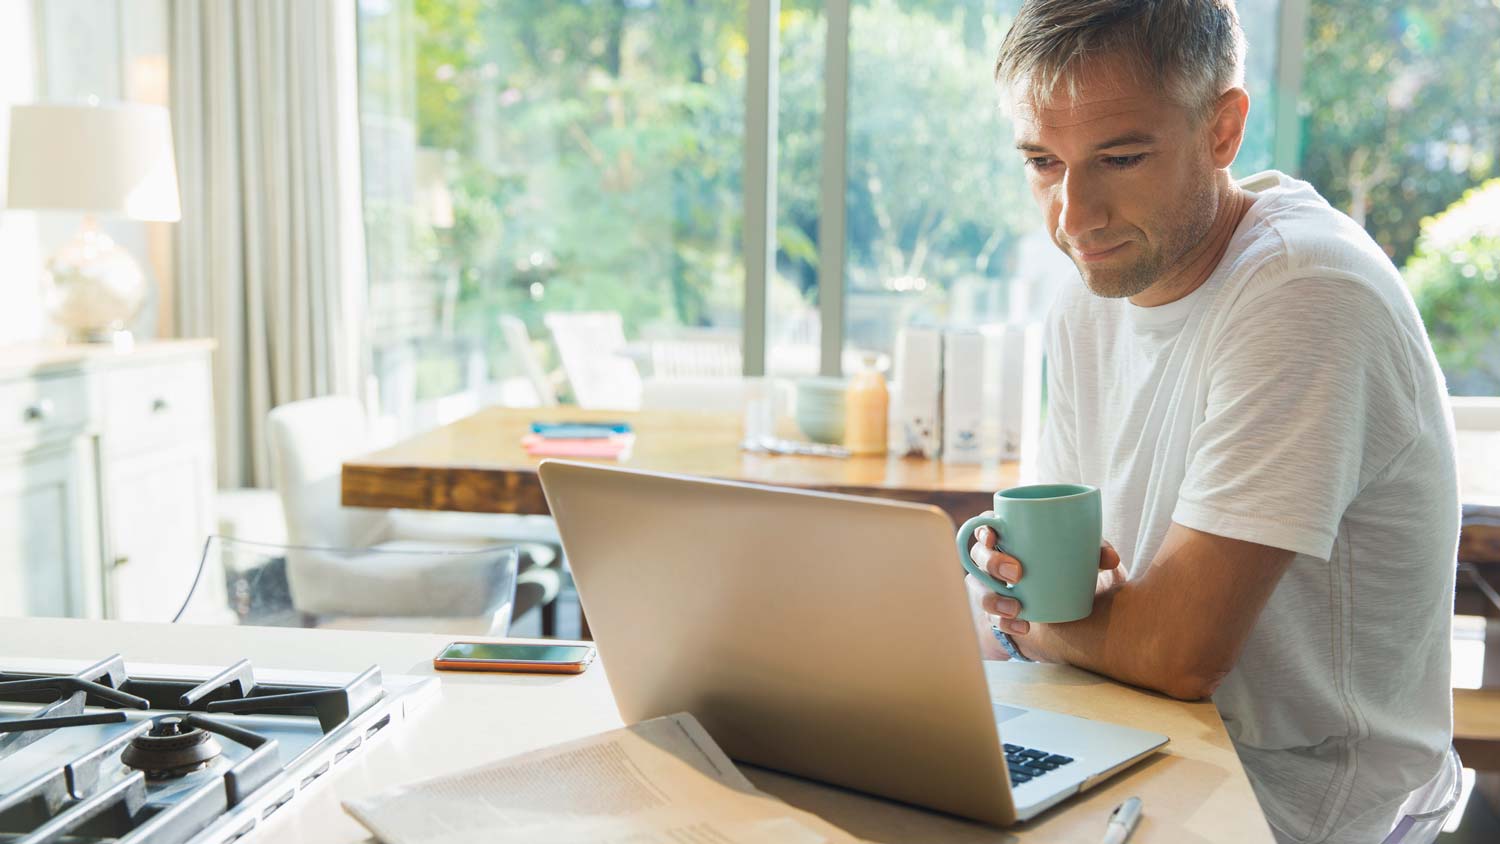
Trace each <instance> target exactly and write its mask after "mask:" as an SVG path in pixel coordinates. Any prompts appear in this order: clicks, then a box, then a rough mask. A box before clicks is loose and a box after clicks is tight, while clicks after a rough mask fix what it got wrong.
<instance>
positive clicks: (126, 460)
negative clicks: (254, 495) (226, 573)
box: [104, 437, 223, 621]
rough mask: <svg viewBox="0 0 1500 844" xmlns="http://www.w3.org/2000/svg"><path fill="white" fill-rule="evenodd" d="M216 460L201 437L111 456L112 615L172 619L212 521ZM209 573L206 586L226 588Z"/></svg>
mask: <svg viewBox="0 0 1500 844" xmlns="http://www.w3.org/2000/svg"><path fill="white" fill-rule="evenodd" d="M213 460H214V455H213V448H212V447H211V445H210V444H209V443H207V442H205V441H204V440H203V439H202V438H198V437H193V438H188V439H185V440H183V441H182V442H177V443H174V442H162V443H156V444H154V446H153V447H149V448H141V449H139V450H122V451H121V452H120V453H118V454H114V455H108V454H107V456H106V458H105V461H104V476H105V478H106V481H105V500H106V501H107V502H108V507H107V509H106V511H105V516H106V519H107V523H108V525H109V536H110V548H109V552H110V557H109V561H108V572H109V575H108V578H107V584H108V588H107V590H106V593H105V594H106V595H107V596H108V606H107V607H106V610H107V613H108V615H109V617H110V618H122V619H128V620H131V621H171V620H172V616H173V615H175V614H176V613H177V610H178V609H179V608H180V607H181V606H182V602H183V601H184V600H185V599H186V598H187V595H188V592H189V591H190V590H191V589H192V588H193V580H194V576H195V575H196V573H197V563H198V560H199V557H200V556H201V555H202V552H203V543H204V540H205V539H207V537H208V533H209V529H210V525H211V524H212V521H213V513H212V507H213V486H212V479H213ZM211 575H212V576H211V577H210V579H209V580H208V581H207V582H205V583H204V588H214V587H217V588H219V589H220V592H219V594H223V590H222V582H221V579H220V578H218V577H217V571H215V572H212V573H211Z"/></svg>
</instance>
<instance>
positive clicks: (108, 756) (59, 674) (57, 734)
mask: <svg viewBox="0 0 1500 844" xmlns="http://www.w3.org/2000/svg"><path fill="white" fill-rule="evenodd" d="M437 688H438V683H437V681H436V680H435V679H432V678H422V677H406V676H392V677H386V678H382V677H381V674H380V670H379V669H378V668H375V667H371V668H369V669H367V670H365V671H364V672H362V673H360V674H359V675H357V676H356V675H350V674H337V673H323V672H294V671H264V672H259V673H257V672H254V671H252V669H251V666H250V663H249V661H247V660H241V661H240V662H237V663H235V664H234V665H231V666H229V667H227V668H223V669H217V668H212V667H205V666H177V665H159V664H158V665H152V664H137V663H130V664H128V665H127V664H126V663H125V662H124V660H123V659H122V658H121V657H119V656H118V655H116V656H112V657H109V658H108V659H105V660H102V661H100V662H98V663H95V664H93V665H88V664H85V663H74V662H68V661H64V660H37V659H22V658H8V657H0V844H51V842H60V841H68V842H97V844H105V842H109V844H136V842H142V843H144V842H150V844H188V843H189V842H191V844H224V842H229V841H236V840H239V839H242V838H245V839H246V840H245V844H249V841H250V840H252V839H251V838H246V836H251V835H252V834H253V833H254V832H255V830H256V827H257V825H259V824H261V823H263V822H264V821H265V820H266V819H268V818H270V817H271V816H272V815H273V814H274V813H275V812H277V811H280V810H281V808H282V807H283V806H285V805H286V804H287V803H289V802H291V801H293V800H295V799H296V797H297V795H298V794H299V793H300V792H302V791H303V790H305V789H307V788H308V787H310V786H311V785H312V784H313V783H314V782H316V781H317V780H318V778H319V777H322V776H323V775H324V774H328V773H330V772H333V771H336V770H337V768H338V766H339V765H340V764H342V763H344V762H345V760H346V759H348V758H350V757H354V758H358V756H359V754H361V753H363V752H366V751H368V749H369V747H370V746H371V745H372V744H373V743H375V742H376V741H378V740H379V739H381V738H383V737H384V736H385V735H386V734H388V733H390V732H391V731H392V730H393V729H395V728H398V727H399V725H400V724H401V723H402V722H404V721H405V720H406V719H407V718H408V716H409V715H410V714H411V713H412V712H413V711H415V710H416V709H418V708H419V707H421V706H422V705H423V704H425V703H426V702H428V701H430V700H431V699H432V698H434V697H435V696H436V694H437Z"/></svg>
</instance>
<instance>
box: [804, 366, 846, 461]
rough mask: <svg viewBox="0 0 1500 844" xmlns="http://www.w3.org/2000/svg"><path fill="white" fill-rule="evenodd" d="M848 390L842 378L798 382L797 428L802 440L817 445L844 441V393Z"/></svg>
mask: <svg viewBox="0 0 1500 844" xmlns="http://www.w3.org/2000/svg"><path fill="white" fill-rule="evenodd" d="M848 386H849V384H848V381H846V380H845V379H843V378H832V377H825V376H818V377H813V378H803V379H800V380H798V381H797V427H798V428H800V429H801V430H802V433H803V435H804V436H806V437H807V438H808V439H810V440H812V441H813V442H818V443H835V444H838V443H842V442H843V441H844V393H845V391H846V390H847V388H848Z"/></svg>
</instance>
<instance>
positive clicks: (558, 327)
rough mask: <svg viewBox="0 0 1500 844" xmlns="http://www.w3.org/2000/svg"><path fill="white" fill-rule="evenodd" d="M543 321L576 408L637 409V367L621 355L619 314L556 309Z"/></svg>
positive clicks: (623, 341)
mask: <svg viewBox="0 0 1500 844" xmlns="http://www.w3.org/2000/svg"><path fill="white" fill-rule="evenodd" d="M544 321H545V322H546V324H547V330H548V332H550V333H551V334H552V342H553V344H554V345H556V346H557V356H558V358H559V359H560V360H561V361H562V367H563V371H564V372H565V373H567V376H568V384H569V385H570V386H571V387H572V388H573V400H574V401H575V402H577V403H578V406H579V407H583V408H598V409H602V410H638V409H639V408H640V406H641V371H640V368H639V367H637V366H636V364H635V361H633V360H631V359H630V358H629V357H627V356H626V354H625V352H626V348H625V327H624V322H623V321H622V320H621V318H620V315H619V314H618V313H616V312H614V311H558V312H554V313H550V314H547V316H546V317H544Z"/></svg>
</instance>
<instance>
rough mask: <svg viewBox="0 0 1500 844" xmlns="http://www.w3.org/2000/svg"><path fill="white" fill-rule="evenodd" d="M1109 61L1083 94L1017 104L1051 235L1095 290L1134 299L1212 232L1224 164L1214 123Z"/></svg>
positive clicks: (1083, 84) (1020, 140) (1081, 88)
mask: <svg viewBox="0 0 1500 844" xmlns="http://www.w3.org/2000/svg"><path fill="white" fill-rule="evenodd" d="M1112 64H1113V61H1112V60H1110V59H1107V58H1106V59H1099V60H1096V61H1095V62H1094V63H1093V64H1092V65H1091V66H1087V67H1085V68H1084V69H1083V70H1084V73H1083V75H1082V77H1081V78H1080V80H1079V84H1078V96H1077V98H1076V99H1069V98H1068V97H1067V95H1066V94H1059V95H1058V96H1055V97H1052V98H1050V100H1049V101H1047V102H1041V103H1036V102H1032V101H1030V100H1029V99H1027V100H1022V101H1017V102H1016V103H1015V108H1014V113H1015V135H1016V147H1017V148H1018V149H1019V150H1021V152H1022V154H1023V155H1024V156H1025V158H1026V170H1027V180H1028V182H1029V183H1030V185H1031V193H1032V196H1033V197H1035V199H1036V202H1037V205H1038V206H1040V207H1041V209H1042V213H1043V214H1044V215H1045V216H1046V219H1047V227H1048V229H1049V230H1050V231H1051V233H1052V241H1053V242H1054V243H1056V244H1057V246H1058V248H1060V249H1062V250H1063V252H1064V253H1066V254H1067V255H1068V257H1069V258H1072V259H1073V263H1074V264H1076V265H1077V266H1078V270H1079V272H1080V273H1082V275H1083V280H1084V282H1085V283H1086V284H1088V286H1089V289H1090V290H1092V291H1093V292H1094V293H1095V294H1096V295H1099V296H1105V297H1109V298H1124V297H1130V296H1135V295H1136V294H1138V293H1141V292H1143V291H1144V290H1146V289H1147V288H1149V287H1150V286H1151V285H1152V284H1154V283H1155V282H1156V281H1158V280H1159V279H1161V278H1162V277H1163V276H1164V275H1166V274H1168V273H1169V272H1170V271H1171V270H1172V269H1173V268H1174V267H1175V266H1177V265H1178V264H1179V262H1180V261H1181V260H1182V258H1183V256H1184V255H1186V254H1187V252H1188V251H1189V250H1191V249H1192V248H1193V247H1194V246H1195V245H1197V244H1198V242H1199V241H1200V240H1202V239H1203V237H1204V235H1205V234H1206V233H1207V232H1208V230H1209V227H1210V226H1211V224H1212V222H1213V217H1214V214H1215V211H1216V209H1217V196H1216V193H1215V179H1216V174H1217V172H1218V171H1217V169H1216V167H1215V166H1214V162H1213V160H1212V157H1211V155H1210V142H1209V139H1208V129H1207V128H1206V127H1205V126H1204V125H1203V124H1202V122H1200V121H1197V120H1194V119H1193V115H1192V114H1191V113H1190V112H1189V110H1188V109H1187V108H1185V107H1183V106H1180V105H1177V104H1175V103H1172V102H1169V101H1167V100H1165V99H1164V98H1162V97H1161V95H1160V94H1158V93H1156V92H1155V91H1154V90H1153V89H1151V88H1150V87H1149V86H1144V85H1141V84H1140V83H1137V82H1135V81H1133V80H1132V79H1131V74H1130V73H1128V72H1127V71H1125V70H1124V69H1123V68H1121V67H1118V66H1112Z"/></svg>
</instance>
